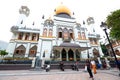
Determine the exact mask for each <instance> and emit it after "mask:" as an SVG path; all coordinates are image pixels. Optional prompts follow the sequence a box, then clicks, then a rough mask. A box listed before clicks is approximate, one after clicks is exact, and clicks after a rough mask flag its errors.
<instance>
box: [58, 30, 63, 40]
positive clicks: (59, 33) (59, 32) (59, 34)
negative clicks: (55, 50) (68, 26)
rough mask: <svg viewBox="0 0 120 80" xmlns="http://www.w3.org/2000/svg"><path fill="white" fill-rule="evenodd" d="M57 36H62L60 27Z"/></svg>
mask: <svg viewBox="0 0 120 80" xmlns="http://www.w3.org/2000/svg"><path fill="white" fill-rule="evenodd" d="M58 38H62V29H61V28H59V29H58Z"/></svg>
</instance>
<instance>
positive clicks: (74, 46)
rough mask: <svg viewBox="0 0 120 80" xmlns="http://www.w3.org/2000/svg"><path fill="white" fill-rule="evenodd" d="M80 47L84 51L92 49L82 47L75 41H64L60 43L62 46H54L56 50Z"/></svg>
mask: <svg viewBox="0 0 120 80" xmlns="http://www.w3.org/2000/svg"><path fill="white" fill-rule="evenodd" d="M63 48H64V49H78V50H80V51H84V50H88V49H90V48H91V47H81V46H79V45H78V44H75V43H67V42H66V43H62V44H60V46H53V49H54V50H61V49H63Z"/></svg>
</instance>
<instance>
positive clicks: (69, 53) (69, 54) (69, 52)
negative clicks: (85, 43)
mask: <svg viewBox="0 0 120 80" xmlns="http://www.w3.org/2000/svg"><path fill="white" fill-rule="evenodd" d="M68 59H69V61H74V52H73V51H72V50H71V49H70V50H69V51H68Z"/></svg>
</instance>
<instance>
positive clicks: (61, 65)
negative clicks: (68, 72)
mask: <svg viewBox="0 0 120 80" xmlns="http://www.w3.org/2000/svg"><path fill="white" fill-rule="evenodd" d="M60 69H61V70H62V71H64V63H63V62H60Z"/></svg>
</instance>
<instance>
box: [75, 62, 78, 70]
mask: <svg viewBox="0 0 120 80" xmlns="http://www.w3.org/2000/svg"><path fill="white" fill-rule="evenodd" d="M74 66H75V70H76V71H79V68H78V62H75V64H74Z"/></svg>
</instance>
